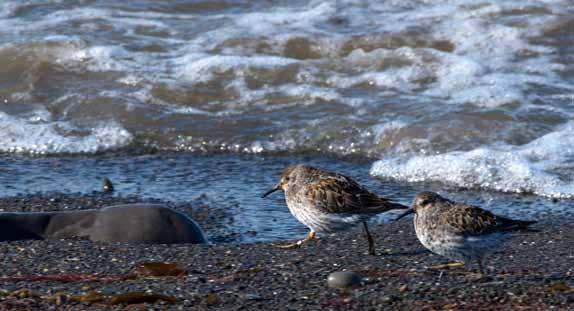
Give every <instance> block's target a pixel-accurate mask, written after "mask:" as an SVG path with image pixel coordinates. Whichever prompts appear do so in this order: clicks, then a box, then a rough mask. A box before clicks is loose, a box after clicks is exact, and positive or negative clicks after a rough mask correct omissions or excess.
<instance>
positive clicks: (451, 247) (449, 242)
mask: <svg viewBox="0 0 574 311" xmlns="http://www.w3.org/2000/svg"><path fill="white" fill-rule="evenodd" d="M412 213H414V214H415V217H414V225H415V231H416V234H417V237H418V239H419V241H420V242H421V243H422V244H423V246H424V247H426V248H427V249H429V250H430V251H432V252H433V253H436V254H439V255H441V256H445V257H447V258H449V259H451V260H456V261H459V262H458V263H451V264H447V265H442V266H438V267H447V266H462V265H464V264H469V263H470V262H471V261H472V260H476V261H477V263H478V268H479V272H480V273H481V274H482V273H484V270H483V266H482V260H483V259H484V258H485V257H486V256H488V255H489V254H491V253H492V252H494V251H495V250H496V249H497V248H498V247H500V246H501V245H502V243H503V242H505V241H506V240H507V239H508V238H510V236H511V233H512V232H516V231H521V230H524V231H535V230H532V229H529V228H528V226H529V225H531V224H533V223H535V221H525V220H514V219H510V218H506V217H502V216H497V215H494V214H493V213H491V212H489V211H487V210H484V209H482V208H480V207H477V206H472V205H468V204H464V203H457V202H453V201H450V200H448V199H446V198H443V197H441V196H440V195H438V194H436V193H434V192H421V193H419V194H417V195H416V196H415V199H414V201H413V208H412V209H409V210H408V211H407V212H405V213H404V214H402V215H400V216H399V217H398V218H397V219H396V220H399V219H401V218H403V217H404V216H406V215H408V214H412ZM396 220H395V221H396Z"/></svg>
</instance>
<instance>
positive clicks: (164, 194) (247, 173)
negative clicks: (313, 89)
mask: <svg viewBox="0 0 574 311" xmlns="http://www.w3.org/2000/svg"><path fill="white" fill-rule="evenodd" d="M293 163H308V164H311V165H315V166H318V167H322V168H324V169H329V170H333V171H337V172H340V173H343V174H346V175H348V176H351V177H352V178H354V179H356V180H357V181H359V182H360V183H362V184H364V185H366V186H367V187H368V188H369V189H371V190H372V191H374V192H376V193H378V194H380V195H383V196H387V197H389V198H393V199H395V200H397V201H398V202H401V203H403V204H406V205H410V202H411V200H412V197H413V195H414V194H415V193H416V192H418V191H423V190H433V191H439V192H440V193H441V194H443V195H445V196H447V197H449V198H451V199H455V200H461V201H466V202H469V203H473V204H478V205H480V206H482V207H485V208H488V209H490V210H492V211H494V212H498V213H502V214H505V215H512V216H515V217H520V218H527V219H539V218H541V217H543V216H544V215H545V214H550V215H555V214H566V213H572V212H573V211H572V209H571V202H570V201H569V200H565V201H560V202H557V203H553V202H552V200H549V199H546V198H543V197H540V196H534V195H529V196H528V195H517V194H502V193H495V192H485V191H480V192H477V191H470V190H466V191H463V190H461V189H454V188H451V189H448V188H444V187H443V186H442V185H440V184H408V183H397V182H395V181H392V180H381V179H377V178H370V177H369V169H370V161H368V160H364V159H363V160H361V159H355V160H350V159H347V160H342V159H334V158H325V157H305V156H271V157H264V156H257V155H228V154H215V155H192V154H181V153H179V154H178V153H170V154H159V155H158V154H156V155H140V156H126V155H116V156H99V157H77V156H75V157H48V158H26V157H10V158H4V159H2V160H0V167H1V168H2V169H1V171H0V172H1V173H0V193H1V194H2V196H14V195H18V194H33V193H36V192H51V191H58V192H64V193H77V192H78V193H83V194H90V193H92V192H93V191H101V190H102V179H103V178H104V177H108V178H110V179H111V180H112V182H113V183H114V187H115V189H116V191H115V192H114V195H117V196H129V195H134V194H135V195H139V196H141V197H144V198H157V199H162V200H166V201H171V202H182V201H193V202H201V203H202V204H206V205H207V206H209V207H210V208H212V209H223V210H224V211H225V213H224V214H225V215H228V217H231V218H232V219H231V221H229V222H227V221H226V223H230V225H229V226H228V227H227V228H223V229H221V230H220V231H219V232H217V235H218V241H230V242H254V241H269V240H280V239H296V238H302V237H303V236H304V235H305V234H306V233H307V228H305V226H303V225H302V224H300V223H299V222H298V221H297V220H296V219H295V218H294V217H293V216H292V215H291V214H290V213H289V211H288V210H287V206H286V205H285V201H284V197H283V194H282V193H280V192H277V193H274V194H272V195H270V196H269V197H267V198H265V199H262V198H260V196H261V195H262V194H263V193H264V192H265V191H267V190H269V189H270V188H271V187H272V186H273V185H275V184H276V183H277V181H278V180H279V177H280V174H281V171H282V170H283V168H284V167H285V166H287V165H289V164H293ZM220 214H221V213H220ZM396 215H397V214H396V213H394V212H393V213H391V214H389V215H382V216H379V217H378V218H375V219H373V220H372V221H373V222H387V221H388V220H389V219H390V218H391V216H396ZM401 225H409V223H408V222H402V223H401ZM208 234H209V232H208ZM357 234H360V229H359V228H357Z"/></svg>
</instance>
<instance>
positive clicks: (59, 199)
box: [0, 194, 574, 310]
mask: <svg viewBox="0 0 574 311" xmlns="http://www.w3.org/2000/svg"><path fill="white" fill-rule="evenodd" d="M136 200H138V199H137V198H135V197H133V198H115V197H107V196H100V195H93V196H80V195H71V196H70V195H61V194H53V195H33V196H23V197H19V198H16V199H14V198H5V199H0V209H4V210H11V211H12V210H14V209H16V210H20V211H40V210H42V211H45V210H65V209H70V208H78V207H80V206H81V207H82V208H98V207H102V206H107V205H111V204H121V203H129V202H132V201H136ZM148 201H149V200H148ZM154 202H157V201H154ZM178 208H179V209H184V210H185V212H186V213H187V214H188V215H190V216H191V217H192V218H194V219H195V220H196V221H197V222H198V223H200V224H201V225H202V226H203V227H204V229H205V231H206V233H207V234H208V235H210V234H211V232H217V231H218V228H221V226H222V225H226V221H225V220H222V219H225V218H226V216H225V215H222V214H218V213H215V212H213V213H211V211H210V210H209V208H208V207H206V206H193V204H190V205H187V206H178ZM539 221H540V223H539V224H536V225H535V227H534V228H536V229H539V230H541V232H538V233H529V234H524V235H519V236H516V237H515V238H514V239H513V240H512V241H511V243H510V244H508V245H507V246H508V247H507V248H506V249H504V250H503V252H501V253H498V254H496V255H495V256H494V257H493V258H492V259H491V260H490V261H489V262H488V265H487V266H488V271H489V274H490V276H489V277H488V278H487V279H483V280H477V279H476V278H475V277H474V276H473V275H471V274H469V273H467V270H466V269H464V268H458V269H451V270H445V271H436V270H433V269H431V268H430V267H431V266H433V265H437V264H441V263H445V262H446V261H445V260H444V259H443V258H441V257H439V256H436V255H433V254H431V253H429V252H427V251H426V250H424V249H423V248H422V246H420V244H419V243H418V241H417V240H416V237H415V235H414V230H413V228H412V224H411V221H410V219H409V220H404V221H400V222H398V223H396V224H393V225H372V234H373V236H374V238H375V239H376V243H377V250H378V253H379V254H378V255H377V256H369V255H367V254H366V249H367V247H366V241H365V239H364V238H363V237H362V236H361V232H360V229H359V228H357V230H356V231H353V232H348V233H344V234H338V235H336V236H322V237H321V239H320V240H319V241H318V242H317V243H315V244H310V245H308V246H306V247H304V248H301V249H295V250H282V249H277V248H276V247H275V246H276V245H279V244H282V243H280V242H274V243H270V242H266V243H255V244H230V243H223V244H215V245H187V244H181V245H137V244H102V243H93V242H90V241H85V240H54V241H18V242H10V243H0V260H1V267H2V268H1V270H0V309H10V308H12V309H14V308H20V309H33V310H36V309H38V310H47V309H55V308H56V309H71V310H85V309H123V308H136V309H137V308H148V307H149V308H154V309H158V308H161V309H182V310H189V309H198V310H202V309H213V310H237V309H244V310H253V309H261V310H313V309H323V310H369V309H373V310H379V309H383V308H384V309H420V310H433V309H434V310H441V309H467V308H470V309H507V310H516V309H520V308H524V309H528V310H530V309H532V310H546V309H549V308H551V307H556V308H558V309H564V310H568V309H574V267H573V266H572V263H574V251H572V245H574V232H573V230H572V225H571V219H569V218H564V217H561V218H559V217H556V218H553V217H551V216H548V217H546V218H544V219H539ZM216 235H217V234H216ZM293 238H294V239H296V238H302V237H301V236H293ZM145 262H169V263H174V264H177V266H178V267H179V268H178V269H181V270H182V271H181V273H178V275H177V276H155V277H149V276H145V275H141V274H134V273H133V271H134V269H135V267H137V266H138V265H140V264H142V263H145ZM343 270H350V271H354V272H356V273H358V274H359V275H361V276H362V277H363V284H362V285H361V286H359V287H357V288H354V289H347V290H340V289H333V288H329V287H328V286H327V282H326V280H327V277H328V275H329V274H330V273H331V272H335V271H343ZM441 272H442V273H441ZM133 292H140V294H138V295H139V296H137V295H135V296H131V297H132V298H133V299H128V298H125V297H124V298H125V299H124V298H122V299H123V300H122V299H117V298H118V297H117V295H118V294H122V293H133ZM151 294H159V295H164V296H149V295H151ZM145 295H148V296H145ZM134 297H136V298H134ZM142 297H143V298H142ZM114 298H116V299H115V300H114ZM154 300H157V301H155V302H153V303H151V302H150V301H154Z"/></svg>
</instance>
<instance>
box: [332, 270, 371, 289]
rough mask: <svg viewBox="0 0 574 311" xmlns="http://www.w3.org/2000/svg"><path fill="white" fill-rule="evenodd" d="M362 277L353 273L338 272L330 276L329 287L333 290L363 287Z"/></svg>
mask: <svg viewBox="0 0 574 311" xmlns="http://www.w3.org/2000/svg"><path fill="white" fill-rule="evenodd" d="M362 281H363V280H362V278H361V276H360V275H358V274H356V273H355V272H351V271H338V272H333V273H331V274H329V277H328V278H327V285H329V287H333V288H349V287H355V286H359V285H361V282H362Z"/></svg>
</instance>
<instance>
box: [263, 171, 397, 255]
mask: <svg viewBox="0 0 574 311" xmlns="http://www.w3.org/2000/svg"><path fill="white" fill-rule="evenodd" d="M277 190H283V191H284V192H285V201H286V202H287V207H288V208H289V211H290V212H291V214H293V216H295V218H297V220H299V221H300V222H301V223H303V224H304V225H306V226H307V227H308V228H309V230H310V231H309V234H308V235H307V237H306V238H304V239H303V240H300V241H297V242H296V243H292V244H288V245H284V246H281V247H282V248H294V247H299V246H301V245H303V244H305V243H307V242H309V241H311V240H313V239H314V238H315V233H317V232H325V233H330V232H336V231H342V230H346V229H348V228H349V227H352V226H354V225H356V224H358V223H363V226H364V230H365V235H366V237H367V241H368V243H369V254H372V255H374V254H375V245H374V241H373V238H372V237H371V234H370V233H369V228H368V227H367V220H368V219H369V218H371V217H373V216H375V215H377V214H379V213H383V212H386V211H389V210H393V209H406V208H408V207H406V206H404V205H401V204H398V203H394V202H392V201H391V200H388V199H385V198H382V197H379V196H377V195H376V194H374V193H372V192H370V191H368V190H367V189H365V188H363V187H362V186H361V185H359V184H358V183H356V182H355V181H354V180H352V179H351V178H349V177H346V176H343V175H340V174H336V173H332V172H328V171H324V170H321V169H318V168H314V167H311V166H306V165H302V164H299V165H292V166H289V167H287V168H286V169H285V170H284V171H283V175H282V176H281V180H280V181H279V183H277V185H275V186H274V187H273V188H272V189H271V190H269V191H267V192H266V193H265V194H263V197H266V196H267V195H269V194H270V193H272V192H275V191H277Z"/></svg>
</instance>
